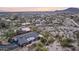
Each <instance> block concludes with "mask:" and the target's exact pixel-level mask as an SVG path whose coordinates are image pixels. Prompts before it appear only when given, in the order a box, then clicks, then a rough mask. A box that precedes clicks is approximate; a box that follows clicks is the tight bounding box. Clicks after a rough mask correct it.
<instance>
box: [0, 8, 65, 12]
mask: <svg viewBox="0 0 79 59" xmlns="http://www.w3.org/2000/svg"><path fill="white" fill-rule="evenodd" d="M62 9H65V8H62V7H0V11H9V12H15V11H17V12H20V11H54V10H62Z"/></svg>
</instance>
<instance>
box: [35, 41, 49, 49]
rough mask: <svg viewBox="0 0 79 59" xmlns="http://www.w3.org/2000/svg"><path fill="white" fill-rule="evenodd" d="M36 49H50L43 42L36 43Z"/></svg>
mask: <svg viewBox="0 0 79 59" xmlns="http://www.w3.org/2000/svg"><path fill="white" fill-rule="evenodd" d="M35 50H36V51H47V50H48V49H47V48H46V47H45V46H44V45H43V43H42V42H39V43H37V44H36V47H35Z"/></svg>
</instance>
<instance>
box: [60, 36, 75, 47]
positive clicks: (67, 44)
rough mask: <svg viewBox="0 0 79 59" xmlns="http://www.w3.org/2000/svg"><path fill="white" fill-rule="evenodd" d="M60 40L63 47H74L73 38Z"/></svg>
mask: <svg viewBox="0 0 79 59" xmlns="http://www.w3.org/2000/svg"><path fill="white" fill-rule="evenodd" d="M59 41H60V44H61V46H62V47H73V45H71V43H72V42H73V40H71V39H68V38H66V39H60V40H59Z"/></svg>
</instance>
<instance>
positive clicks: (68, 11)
mask: <svg viewBox="0 0 79 59" xmlns="http://www.w3.org/2000/svg"><path fill="white" fill-rule="evenodd" d="M54 13H72V14H74V13H79V8H67V9H65V10H56V11H54Z"/></svg>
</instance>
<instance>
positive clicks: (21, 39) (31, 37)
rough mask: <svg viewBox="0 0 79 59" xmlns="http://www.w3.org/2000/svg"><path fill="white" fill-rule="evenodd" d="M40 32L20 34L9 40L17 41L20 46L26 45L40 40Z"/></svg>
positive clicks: (11, 41)
mask: <svg viewBox="0 0 79 59" xmlns="http://www.w3.org/2000/svg"><path fill="white" fill-rule="evenodd" d="M38 38H39V34H38V33H36V32H29V33H26V34H21V35H18V36H15V37H13V38H12V39H9V41H8V42H10V43H15V44H17V45H19V46H24V45H26V44H29V43H31V42H33V41H35V40H38Z"/></svg>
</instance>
